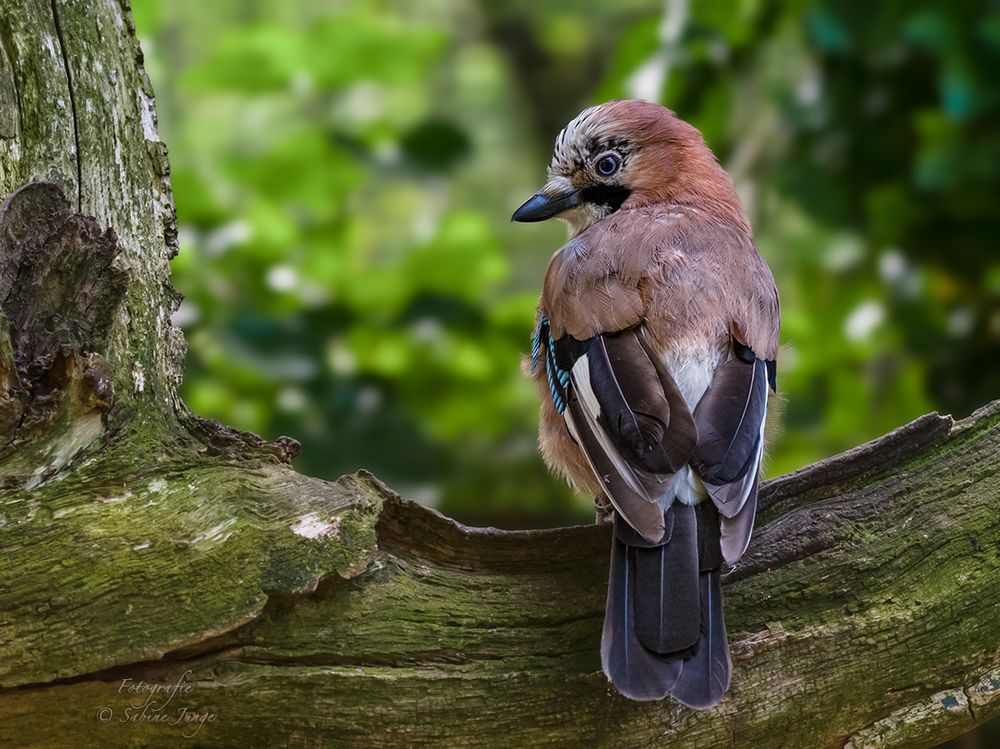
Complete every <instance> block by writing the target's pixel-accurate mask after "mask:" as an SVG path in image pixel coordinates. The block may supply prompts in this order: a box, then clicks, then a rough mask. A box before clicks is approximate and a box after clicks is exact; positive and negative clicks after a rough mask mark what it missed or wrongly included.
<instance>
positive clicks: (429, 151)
mask: <svg viewBox="0 0 1000 749" xmlns="http://www.w3.org/2000/svg"><path fill="white" fill-rule="evenodd" d="M134 11H135V18H136V24H137V27H138V32H139V35H140V37H141V40H142V45H143V49H144V51H145V54H146V63H147V69H148V72H149V75H150V77H151V79H152V82H153V85H154V88H155V91H156V94H157V105H158V110H159V116H160V129H161V134H162V137H163V138H164V140H165V141H166V143H167V144H168V145H169V147H170V155H171V164H172V179H173V185H174V190H175V193H176V199H177V208H178V216H179V221H180V226H181V253H180V255H179V256H178V257H177V259H176V260H175V261H174V262H173V273H174V283H175V285H176V286H177V288H178V289H179V290H180V291H181V292H182V293H183V294H184V295H185V297H186V299H185V301H184V303H183V305H182V307H181V308H180V310H179V311H178V313H177V315H176V318H175V321H176V322H177V323H178V324H179V325H181V326H182V327H183V328H184V330H185V333H186V335H187V340H188V342H189V355H188V368H187V380H186V382H185V385H184V391H183V394H184V397H185V399H186V400H187V402H188V403H189V404H190V405H191V406H192V407H193V408H194V410H196V411H197V412H198V413H200V414H203V415H206V416H213V417H216V418H218V419H221V420H222V421H224V422H227V423H229V424H233V425H236V426H239V427H242V428H244V429H249V430H252V431H254V432H258V433H260V434H262V435H265V436H267V437H272V438H273V437H277V436H278V435H280V434H289V435H292V436H295V437H297V438H298V439H300V440H301V441H302V443H303V450H302V455H301V457H300V458H299V460H298V463H297V466H298V468H299V469H300V470H302V471H304V472H307V473H310V474H314V475H319V476H325V477H336V476H338V475H340V474H342V473H345V472H348V471H352V470H355V469H358V468H361V467H365V468H369V469H371V470H373V471H374V472H375V473H377V474H378V475H379V476H381V477H382V478H384V479H385V480H386V481H388V482H389V483H390V484H392V485H393V486H394V487H395V488H397V489H398V490H400V491H401V492H402V493H404V494H406V495H408V496H411V497H413V498H415V499H418V500H420V501H422V502H425V503H428V504H431V505H434V506H436V507H438V508H439V509H441V510H442V511H444V512H446V513H448V514H451V515H453V516H456V517H458V518H460V519H462V520H465V521H468V522H474V523H489V524H495V525H500V526H507V527H513V526H529V525H534V526H537V525H545V524H553V523H565V522H569V521H575V520H581V519H587V518H589V517H591V510H590V508H589V500H587V499H582V498H579V497H575V496H574V495H573V494H572V493H571V492H570V491H569V490H568V489H567V488H565V487H562V486H560V485H559V484H557V483H556V482H555V481H553V480H552V479H550V478H549V477H548V475H547V474H546V472H545V470H544V468H543V466H542V463H541V461H540V460H539V458H538V456H537V454H536V450H535V427H536V420H537V404H536V400H535V395H534V392H533V389H532V387H531V386H530V384H529V383H528V382H527V381H526V380H525V379H524V378H523V377H522V376H521V374H520V372H519V366H520V358H521V357H522V356H523V355H524V354H525V353H526V352H527V351H528V348H529V337H530V334H531V332H532V317H533V310H534V304H535V299H536V295H537V291H538V289H539V287H540V284H541V279H542V276H543V273H544V269H545V266H546V264H547V262H548V259H549V256H550V255H551V253H552V252H553V251H554V250H555V249H556V248H557V247H558V246H559V245H560V244H561V243H562V242H563V241H564V239H565V229H564V228H563V227H562V225H560V224H557V223H555V222H553V223H552V224H551V225H531V226H524V225H518V224H511V223H510V221H509V217H510V214H511V212H512V210H513V209H514V208H515V207H516V206H517V205H518V204H519V203H520V202H521V201H522V200H523V199H524V198H526V197H527V196H528V195H530V194H531V193H532V192H533V191H534V189H535V188H536V187H537V186H538V185H540V183H541V181H542V180H543V177H544V168H545V165H546V164H547V162H548V159H549V155H550V152H551V144H552V140H553V138H554V136H555V135H556V134H557V133H558V131H559V129H560V128H561V127H562V125H563V124H564V123H565V122H566V121H567V120H569V119H570V118H571V117H572V116H574V115H575V114H576V113H577V112H578V111H579V110H580V109H581V108H583V107H584V106H587V105H590V104H592V103H596V102H599V101H602V100H605V99H609V98H615V97H643V98H649V99H655V100H658V101H661V102H663V103H665V104H667V105H668V106H670V107H671V108H673V109H674V110H676V111H677V112H678V113H679V114H680V115H681V116H682V117H684V118H686V119H688V120H689V121H691V122H692V123H694V124H695V125H697V126H698V127H699V128H700V129H701V130H702V132H703V133H704V134H705V137H706V138H707V140H708V141H709V143H710V145H711V146H712V147H713V148H714V150H715V152H716V153H717V154H718V156H719V158H720V160H721V161H722V162H723V164H724V165H725V166H726V167H727V168H728V169H729V171H730V173H731V174H732V175H733V178H734V179H735V181H736V183H737V186H738V188H739V190H740V193H741V195H742V197H743V199H744V201H745V204H746V206H747V208H748V211H749V213H750V215H751V219H752V222H753V224H754V227H755V236H756V240H757V244H758V246H759V247H760V250H761V252H762V253H763V255H764V256H765V257H766V259H767V260H768V262H769V263H770V264H771V267H772V268H773V269H774V272H775V275H776V277H777V280H778V287H779V290H780V293H781V297H782V305H783V310H782V311H783V314H782V318H783V320H782V322H783V331H782V338H783V344H784V349H783V352H782V355H781V358H780V362H779V387H780V389H781V390H782V391H783V392H784V394H785V395H786V396H787V408H786V410H785V415H784V431H783V433H782V436H781V438H780V439H779V440H778V441H777V443H776V444H775V445H774V446H773V449H772V450H771V458H770V462H769V465H768V472H769V473H770V474H772V475H773V474H778V473H783V472H786V471H789V470H792V469H795V468H797V467H799V466H802V465H804V464H807V463H809V462H812V461H815V460H817V459H819V458H822V457H825V456H828V455H831V454H833V453H836V452H838V451H840V450H843V449H846V448H849V447H852V446H854V445H856V444H858V443H860V442H862V441H864V440H867V439H870V438H872V437H875V436H877V435H880V434H882V433H884V432H886V431H888V430H890V429H892V428H894V427H896V426H898V425H900V424H902V423H904V422H906V421H908V420H910V419H913V418H915V417H917V416H919V415H920V414H922V413H925V412H928V411H931V410H934V409H937V410H939V411H942V412H949V413H952V414H955V415H956V416H965V415H967V414H968V413H969V412H970V411H971V410H972V409H973V408H975V407H976V406H977V405H980V404H982V403H984V402H986V401H988V400H990V399H992V398H994V397H997V396H998V395H1000V371H998V367H1000V346H998V344H1000V254H998V250H997V241H998V237H1000V127H998V112H1000V75H998V72H1000V7H998V4H997V3H995V2H993V3H989V2H949V3H941V2H918V1H913V2H877V3H876V2H871V0H863V1H857V0H845V1H838V2H826V3H823V2H802V1H799V0H713V2H687V1H686V0H668V2H666V3H664V2H662V1H661V2H648V1H646V0H616V1H615V2H596V1H595V0H590V1H589V2H588V1H586V0H585V1H582V2H580V1H574V2H567V1H560V0H555V1H551V2H538V0H503V1H502V2H501V1H495V0H421V1H420V2H412V0H370V1H365V0H357V1H355V2H329V1H325V2H318V1H316V0H212V2H205V1H204V0H136V2H135V3H134Z"/></svg>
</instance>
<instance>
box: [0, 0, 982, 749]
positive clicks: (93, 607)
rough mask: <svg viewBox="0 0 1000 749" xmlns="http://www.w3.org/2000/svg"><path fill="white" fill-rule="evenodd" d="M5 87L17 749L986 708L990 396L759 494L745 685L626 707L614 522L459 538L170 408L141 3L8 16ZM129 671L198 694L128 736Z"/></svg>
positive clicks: (933, 724)
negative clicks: (608, 631) (606, 615)
mask: <svg viewBox="0 0 1000 749" xmlns="http://www.w3.org/2000/svg"><path fill="white" fill-rule="evenodd" d="M11 92H12V93H13V97H11V96H9V95H8V94H9V93H11ZM0 95H2V98H0V198H2V199H5V201H6V202H5V203H4V206H3V208H2V209H0V430H2V432H0V433H2V435H3V436H4V439H3V440H2V441H0V549H2V552H3V553H2V555H0V746H17V747H36V746H37V747H56V748H57V747H87V746H94V747H104V746H136V747H139V746H157V747H170V746H188V747H190V746H213V747H229V746H232V747H237V746H238V747H242V746H245V745H247V743H248V739H247V737H248V736H251V737H253V741H252V743H253V744H254V745H258V746H310V747H315V746H336V747H345V746H359V747H380V746H441V745H449V746H505V747H506V746H541V745H544V746H572V747H577V746H616V747H631V746H636V747H638V746H651V745H667V744H669V745H670V746H679V747H684V746H692V747H694V746H697V747H714V746H720V747H721V746H736V747H771V746H774V747H777V746H795V747H827V746H851V747H868V746H905V747H913V746H917V747H919V746H930V745H932V744H934V743H937V742H940V741H942V740H944V739H947V738H949V737H951V736H954V735H957V734H959V733H961V732H962V731H964V730H967V729H969V728H970V727H972V726H974V725H976V724H978V723H981V722H983V721H985V720H987V719H989V718H990V717H992V716H994V715H997V714H1000V636H998V628H997V622H998V621H1000V512H998V510H1000V499H998V498H1000V477H998V470H1000V462H998V460H997V458H998V453H1000V404H992V405H990V406H987V407H985V408H984V409H982V410H980V411H979V412H977V413H976V414H973V416H971V417H970V418H968V419H966V420H963V421H960V422H957V423H954V422H953V421H952V420H951V419H950V418H949V417H942V416H939V415H936V414H930V415H928V416H925V417H923V418H921V419H919V420H917V421H916V422H914V423H913V424H910V425H907V426H906V427H903V428H901V429H900V430H898V431H897V432H894V433H893V434H891V435H887V436H886V437H885V438H883V439H881V440H876V441H875V442H873V443H869V444H868V445H863V446H861V447H860V448H858V449H856V450H854V451H851V452H850V453H848V454H845V455H843V456H839V457H837V458H833V459H831V460H828V461H824V462H822V463H820V464H817V465H815V466H811V467H809V468H806V469H803V470H802V471H798V472H796V473H794V474H791V475H789V476H785V477H781V478H779V479H776V480H774V481H771V482H768V483H766V484H765V485H764V486H763V488H762V493H761V508H762V512H761V521H762V522H761V529H760V531H759V532H758V533H757V535H756V537H755V539H754V541H753V543H752V545H751V547H750V549H749V551H748V553H747V555H746V557H745V558H744V561H743V562H742V563H741V565H740V566H739V567H738V568H737V569H735V570H734V571H733V572H732V573H731V574H730V575H728V576H727V578H726V581H725V585H726V598H727V618H728V624H729V630H730V633H731V640H732V643H731V644H732V650H733V656H734V661H735V663H734V666H735V667H734V680H733V685H732V689H731V692H730V694H729V695H728V696H727V697H726V699H725V700H724V701H723V702H722V704H721V705H720V706H719V707H718V708H717V709H715V710H712V711H708V712H704V713H696V712H694V711H690V710H687V709H685V708H683V707H680V706H677V705H674V704H672V703H669V702H660V703H648V704H638V703H632V702H629V701H627V700H625V699H623V698H622V697H621V696H619V695H617V694H616V693H615V692H614V691H613V690H612V689H611V688H610V687H609V685H608V683H607V681H606V679H605V678H604V676H603V675H602V673H601V671H600V664H599V641H600V630H601V618H602V612H603V604H604V595H605V589H606V577H607V562H608V548H609V543H610V532H609V529H608V527H607V526H590V527H578V528H564V529H554V530H544V531H521V532H504V531H497V530H494V529H481V528H467V527H464V526H461V525H459V524H457V523H455V522H453V521H451V520H449V519H447V518H444V517H442V516H441V515H439V514H437V513H435V512H433V511H430V510H427V509H424V508H422V507H419V506H417V505H415V504H413V503H411V502H408V501H406V500H404V499H403V498H401V497H399V496H398V495H396V494H395V493H393V492H392V491H391V490H389V489H388V488H387V487H385V486H384V485H382V484H381V483H380V482H379V481H378V480H377V479H375V478H374V477H372V476H370V475H368V474H366V473H360V474H357V475H354V476H348V477H344V478H342V479H340V480H338V481H336V482H327V481H321V480H318V479H313V478H309V477H305V476H301V475H299V474H297V473H296V472H295V471H294V470H293V469H292V467H291V466H290V465H289V463H290V461H291V460H292V458H293V457H294V455H295V452H296V450H297V443H295V441H294V440H290V439H287V438H284V439H282V440H279V441H277V442H268V441H266V440H263V439H261V438H259V437H256V436H254V435H249V434H246V433H243V432H239V431H238V430H234V429H231V428H228V427H225V426H223V425H220V424H217V423H215V422H211V421H209V420H205V419H201V418H199V417H197V416H195V415H193V414H191V413H190V412H189V411H188V410H187V408H186V407H185V406H184V404H183V403H182V402H181V401H180V399H179V398H178V396H177V386H178V383H179V377H180V376H179V372H180V362H181V358H182V354H183V341H182V338H181V336H180V334H179V332H177V331H176V330H175V329H173V328H172V327H171V326H170V323H169V316H170V313H171V312H172V310H173V308H174V305H175V303H176V294H175V293H174V292H173V290H172V289H171V288H170V285H169V278H168V271H167V261H168V259H169V257H170V256H171V255H172V254H173V252H174V251H175V249H176V227H175V223H174V218H173V208H172V197H171V195H170V185H169V171H168V166H167V162H166V152H165V149H164V147H163V144H162V143H161V142H160V141H159V137H158V136H157V135H156V129H155V108H154V105H153V99H152V94H151V91H150V89H149V84H148V80H146V77H145V74H144V72H143V70H142V60H141V52H140V51H139V47H138V44H137V42H136V41H135V38H134V29H133V27H132V23H131V18H130V13H129V10H128V8H127V5H126V4H125V3H124V2H119V1H118V0H92V1H91V2H84V1H83V0H53V2H51V3H50V2H39V0H10V2H6V3H4V4H3V6H0ZM140 682H142V683H145V684H147V685H160V686H166V685H169V684H175V685H176V684H182V685H183V686H184V689H183V690H182V691H179V692H177V693H176V694H175V695H174V696H173V697H171V698H170V700H168V701H167V703H166V704H163V702H162V701H161V702H159V703H154V705H153V707H152V712H151V713H149V714H146V717H145V718H143V717H142V714H141V713H140V712H139V710H137V709H136V706H135V703H134V702H133V700H134V699H135V695H134V694H131V693H130V692H129V688H130V685H131V687H134V686H135V685H136V684H138V683H140ZM141 704H142V699H141V693H140V699H139V705H140V706H141ZM147 707H148V706H147ZM130 709H131V710H132V712H131V713H130V712H129V710H130ZM180 711H185V712H184V713H183V715H181V714H180ZM185 715H186V716H187V718H186V719H185V718H184V717H183V716H185ZM137 716H138V717H137ZM209 716H211V720H209V719H208V718H209ZM164 718H165V719H166V722H164V720H163V719H164Z"/></svg>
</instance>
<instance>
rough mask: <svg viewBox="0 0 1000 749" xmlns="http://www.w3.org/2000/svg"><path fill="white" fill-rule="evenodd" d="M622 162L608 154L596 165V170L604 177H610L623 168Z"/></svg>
mask: <svg viewBox="0 0 1000 749" xmlns="http://www.w3.org/2000/svg"><path fill="white" fill-rule="evenodd" d="M621 165H622V162H621V159H619V158H618V156H616V155H615V154H613V153H606V154H604V155H603V156H602V157H601V158H599V159H598V160H597V162H596V163H595V164H594V170H595V171H596V172H597V173H598V174H600V175H601V176H602V177H610V176H611V175H612V174H614V173H615V172H617V171H618V170H619V169H620V168H621Z"/></svg>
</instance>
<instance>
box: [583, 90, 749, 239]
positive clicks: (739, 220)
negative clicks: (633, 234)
mask: <svg viewBox="0 0 1000 749" xmlns="http://www.w3.org/2000/svg"><path fill="white" fill-rule="evenodd" d="M604 107H606V108H607V112H606V113H603V112H602V114H606V120H605V123H606V124H604V123H602V124H603V127H602V130H604V129H605V128H606V132H608V133H616V134H621V135H623V136H625V137H627V138H629V139H630V140H631V141H632V142H633V143H635V145H636V146H637V148H636V151H635V154H634V156H633V163H632V164H631V165H630V169H629V185H628V186H629V188H630V189H631V190H632V194H631V195H630V196H629V198H628V200H627V201H626V202H625V203H624V204H623V205H622V208H623V209H628V208H637V207H639V206H644V205H653V204H657V203H677V204H680V205H686V206H690V207H692V208H695V209H697V210H699V211H704V212H706V213H708V214H710V215H711V216H713V217H715V218H718V219H720V220H722V221H724V222H726V223H730V224H732V225H735V226H739V227H741V228H743V229H745V230H746V231H747V232H749V231H750V226H749V222H748V220H747V217H746V214H745V213H744V212H743V207H742V206H741V205H740V200H739V197H738V196H737V194H736V190H735V188H734V187H733V182H732V180H731V179H730V178H729V175H728V174H727V173H726V171H725V170H724V169H723V168H722V167H721V166H720V165H719V162H718V160H717V159H716V158H715V155H714V154H713V153H712V151H711V150H710V149H709V147H708V146H707V145H706V144H705V140H704V138H702V135H701V133H700V132H698V130H697V129H696V128H694V127H693V126H691V125H689V124H688V123H686V122H684V121H683V120H681V119H678V118H677V117H676V116H675V115H674V113H673V112H671V111H670V110H669V109H666V108H665V107H662V106H660V105H659V104H653V103H651V102H647V101H635V100H630V101H614V102H608V103H607V104H606V105H604Z"/></svg>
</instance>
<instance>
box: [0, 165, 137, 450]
mask: <svg viewBox="0 0 1000 749" xmlns="http://www.w3.org/2000/svg"><path fill="white" fill-rule="evenodd" d="M118 251H119V249H118V242H117V239H116V237H115V233H114V231H113V230H111V229H108V230H102V229H101V228H100V226H98V224H97V221H96V220H94V219H93V218H88V217H84V216H80V215H74V214H71V213H70V204H69V201H68V200H67V198H66V196H65V195H64V194H63V191H62V189H61V188H60V187H59V186H58V185H55V184H51V183H33V184H30V185H26V186H25V187H22V188H21V189H19V190H17V191H16V192H14V193H13V194H12V195H11V196H10V197H9V198H7V200H5V201H4V203H3V204H2V205H0V311H2V314H3V316H4V318H6V323H5V325H4V329H3V331H2V335H3V337H4V339H5V340H3V341H0V369H2V371H0V383H2V384H3V385H4V387H5V392H4V393H3V394H2V395H3V398H2V400H0V421H2V422H3V423H2V424H0V427H3V428H4V429H3V434H4V435H5V436H6V437H7V440H6V446H7V448H9V447H10V446H11V445H13V444H14V443H16V442H25V441H30V440H31V439H33V438H34V437H36V436H38V435H39V434H41V433H42V432H43V431H44V430H45V427H46V425H47V424H51V423H53V422H55V421H59V419H58V418H57V416H58V415H59V413H60V411H61V409H62V410H65V409H66V408H69V409H71V410H72V412H73V413H72V414H66V415H67V416H72V417H74V418H75V417H80V416H82V415H83V414H84V412H90V413H93V412H95V411H96V412H99V413H102V414H103V413H106V412H107V410H108V409H109V408H110V407H111V404H112V403H113V400H114V385H113V382H112V377H111V372H110V370H109V368H108V367H107V365H106V363H105V362H104V359H103V357H102V354H103V351H104V346H105V344H106V339H107V335H108V331H109V329H110V328H111V325H112V322H113V320H114V317H115V315H116V313H117V312H118V310H119V308H120V306H121V303H122V301H123V299H124V298H125V293H126V289H127V274H126V273H125V272H124V271H123V270H120V269H118V268H116V267H115V263H114V261H115V258H116V257H117V255H118ZM4 354H6V355H4Z"/></svg>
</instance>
